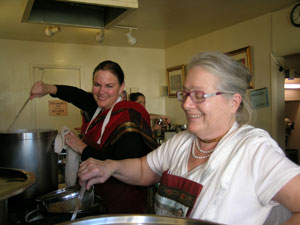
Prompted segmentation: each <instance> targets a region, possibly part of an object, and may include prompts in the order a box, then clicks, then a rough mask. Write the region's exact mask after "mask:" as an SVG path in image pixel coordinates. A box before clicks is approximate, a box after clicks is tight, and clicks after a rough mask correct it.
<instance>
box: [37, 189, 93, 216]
mask: <svg viewBox="0 0 300 225" xmlns="http://www.w3.org/2000/svg"><path fill="white" fill-rule="evenodd" d="M79 191H80V185H73V186H71V187H68V188H62V189H59V190H56V191H53V192H50V193H48V194H45V195H42V196H40V197H38V198H36V201H37V203H38V207H39V209H40V210H42V211H43V210H44V211H46V212H49V213H70V212H73V211H74V209H75V205H76V200H77V197H78V194H79ZM93 203H94V190H93V189H92V188H91V189H90V190H89V191H86V192H85V194H84V196H83V199H82V200H81V205H80V208H79V212H80V211H83V210H86V209H90V208H91V207H92V206H93Z"/></svg>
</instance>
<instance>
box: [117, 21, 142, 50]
mask: <svg viewBox="0 0 300 225" xmlns="http://www.w3.org/2000/svg"><path fill="white" fill-rule="evenodd" d="M114 28H121V29H129V32H128V33H126V37H127V38H128V43H129V44H131V45H135V44H136V43H137V40H136V38H135V37H133V36H132V30H137V28H136V27H129V26H121V25H116V26H114Z"/></svg>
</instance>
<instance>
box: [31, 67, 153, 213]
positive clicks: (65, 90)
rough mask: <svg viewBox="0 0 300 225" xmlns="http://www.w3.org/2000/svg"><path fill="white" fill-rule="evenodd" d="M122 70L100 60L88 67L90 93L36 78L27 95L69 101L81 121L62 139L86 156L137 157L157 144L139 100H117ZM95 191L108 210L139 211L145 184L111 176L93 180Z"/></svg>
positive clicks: (121, 86)
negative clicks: (90, 70) (79, 112)
mask: <svg viewBox="0 0 300 225" xmlns="http://www.w3.org/2000/svg"><path fill="white" fill-rule="evenodd" d="M124 85H125V82H124V73H123V70H122V68H121V67H120V66H119V64H117V63H115V62H113V61H104V62H101V63H100V64H99V65H98V66H97V67H96V68H95V69H94V72H93V85H92V93H90V92H86V91H84V90H81V89H78V88H76V87H71V86H65V85H51V84H46V83H44V82H41V81H38V82H36V83H35V84H34V85H33V86H32V88H31V91H30V96H31V97H30V98H31V99H33V98H36V97H42V96H44V95H47V94H50V95H51V96H52V97H57V98H60V99H62V100H64V101H67V102H70V103H72V104H73V105H75V106H76V107H78V108H79V109H81V110H82V115H84V116H83V118H84V119H83V124H82V127H81V132H82V133H83V139H80V138H79V137H77V135H75V134H74V133H73V132H70V133H68V134H67V135H65V140H66V144H67V145H68V146H69V147H71V148H72V149H73V150H75V151H76V152H78V153H80V154H81V159H82V160H83V161H84V160H86V159H88V158H90V157H92V158H95V159H99V160H105V159H111V160H112V159H113V160H121V159H127V158H136V157H142V156H144V155H146V154H147V153H149V152H150V151H151V150H152V149H154V148H156V147H157V144H156V142H155V140H153V138H152V131H151V127H150V117H149V114H148V112H147V111H146V110H145V108H144V107H142V106H141V105H140V104H138V103H135V102H129V101H122V99H121V97H120V95H121V93H122V91H123V89H124ZM95 193H96V194H98V195H100V196H101V197H102V198H103V203H104V205H105V206H106V207H107V210H108V213H144V212H145V208H146V200H147V188H145V187H141V186H136V185H128V184H125V183H124V182H121V181H119V180H117V179H115V178H113V177H112V178H111V179H108V180H107V181H106V182H105V183H103V184H99V185H95Z"/></svg>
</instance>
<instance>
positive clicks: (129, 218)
mask: <svg viewBox="0 0 300 225" xmlns="http://www.w3.org/2000/svg"><path fill="white" fill-rule="evenodd" d="M67 224H72V225H99V224H109V225H121V224H122V225H127V224H128V225H149V224H158V225H161V224H164V225H174V224H178V225H179V224H180V225H221V224H219V223H213V222H209V221H205V220H196V219H190V218H181V217H168V216H155V215H154V216H152V215H104V216H92V217H85V218H81V219H78V220H76V221H67V222H63V223H59V224H57V225H67Z"/></svg>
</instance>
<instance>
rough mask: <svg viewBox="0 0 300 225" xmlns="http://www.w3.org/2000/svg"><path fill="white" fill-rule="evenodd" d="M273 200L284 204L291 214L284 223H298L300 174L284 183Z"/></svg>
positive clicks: (299, 216)
mask: <svg viewBox="0 0 300 225" xmlns="http://www.w3.org/2000/svg"><path fill="white" fill-rule="evenodd" d="M273 200H274V201H277V202H279V203H281V204H282V205H284V206H285V207H286V208H288V209H289V210H290V211H291V212H292V214H293V215H292V217H291V218H290V219H289V220H288V221H286V222H285V223H284V225H292V224H293V225H298V224H299V221H300V174H298V175H297V176H295V177H294V178H293V179H292V180H290V181H289V182H288V183H287V184H286V185H284V186H283V188H281V190H280V191H279V192H278V193H277V194H276V195H275V196H274V198H273Z"/></svg>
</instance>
